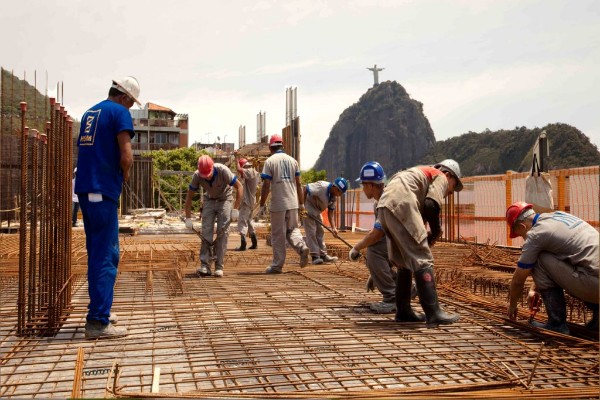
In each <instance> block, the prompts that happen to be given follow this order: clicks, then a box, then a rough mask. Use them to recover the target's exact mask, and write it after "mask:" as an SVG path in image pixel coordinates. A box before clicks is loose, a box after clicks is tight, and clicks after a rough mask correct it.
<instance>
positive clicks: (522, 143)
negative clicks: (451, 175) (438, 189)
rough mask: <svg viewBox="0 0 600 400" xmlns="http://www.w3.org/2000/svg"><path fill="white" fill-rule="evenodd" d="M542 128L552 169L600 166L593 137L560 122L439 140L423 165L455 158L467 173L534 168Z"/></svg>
mask: <svg viewBox="0 0 600 400" xmlns="http://www.w3.org/2000/svg"><path fill="white" fill-rule="evenodd" d="M542 131H546V134H547V137H548V142H549V145H550V157H549V159H548V167H549V169H563V168H574V167H585V166H590V165H600V152H598V148H597V147H596V146H595V145H594V144H592V143H591V142H590V139H589V138H588V137H587V136H586V135H584V134H583V133H582V132H581V131H580V130H578V129H577V128H575V127H572V126H570V125H567V124H560V123H556V124H549V125H546V126H545V127H543V128H535V129H527V128H525V127H521V128H515V129H514V130H499V131H496V132H492V131H489V130H486V131H484V132H481V133H476V132H469V133H465V134H463V135H460V136H457V137H453V138H450V139H447V140H442V141H438V142H437V143H436V144H435V146H434V149H433V151H432V152H430V153H429V154H428V155H427V156H425V157H423V158H422V159H421V160H420V164H433V163H435V162H436V161H440V160H443V159H446V158H453V159H455V160H456V161H458V162H459V163H460V167H461V170H462V173H463V175H465V176H474V175H492V174H502V173H505V172H506V171H508V170H513V171H521V172H522V171H527V170H529V169H530V168H531V157H532V152H531V150H532V148H533V146H534V144H535V141H536V139H537V137H538V136H539V134H540V133H541V132H542Z"/></svg>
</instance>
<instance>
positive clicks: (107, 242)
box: [75, 76, 140, 339]
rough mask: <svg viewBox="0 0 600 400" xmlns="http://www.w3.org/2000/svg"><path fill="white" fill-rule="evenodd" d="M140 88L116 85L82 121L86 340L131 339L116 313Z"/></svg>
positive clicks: (79, 183)
mask: <svg viewBox="0 0 600 400" xmlns="http://www.w3.org/2000/svg"><path fill="white" fill-rule="evenodd" d="M139 95H140V86H139V84H138V81H137V80H136V79H135V78H134V77H131V76H127V77H124V78H121V79H115V80H113V81H112V85H111V87H110V89H109V91H108V98H107V99H106V100H104V101H102V102H100V103H98V104H96V105H95V106H93V107H91V108H90V109H89V110H87V111H86V112H85V113H84V114H83V117H82V118H81V128H80V131H79V138H78V141H77V146H78V147H79V157H78V159H77V179H76V181H75V193H76V194H77V198H78V200H79V205H80V207H81V213H82V214H83V226H84V229H85V236H86V240H85V243H86V248H87V256H88V293H89V296H90V303H89V305H88V314H87V318H86V320H87V322H86V324H85V337H86V338H90V339H93V338H98V339H100V338H105V337H118V336H125V335H127V329H126V328H124V327H117V326H115V324H116V323H117V317H116V314H113V313H111V308H112V303H113V295H114V287H115V281H116V277H117V268H118V266H119V220H118V213H117V209H118V207H119V197H120V196H121V191H122V189H123V181H127V180H128V179H129V171H130V169H131V165H132V164H133V153H132V151H131V139H132V138H133V137H134V136H135V132H134V130H133V122H132V120H131V115H130V114H129V109H130V108H131V107H132V106H133V104H134V103H137V104H140V102H139V101H138V97H139Z"/></svg>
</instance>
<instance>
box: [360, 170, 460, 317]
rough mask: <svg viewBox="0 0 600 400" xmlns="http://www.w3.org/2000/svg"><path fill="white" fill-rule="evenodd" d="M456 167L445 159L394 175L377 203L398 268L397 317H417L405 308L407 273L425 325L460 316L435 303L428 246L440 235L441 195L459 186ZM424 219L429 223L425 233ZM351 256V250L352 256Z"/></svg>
mask: <svg viewBox="0 0 600 400" xmlns="http://www.w3.org/2000/svg"><path fill="white" fill-rule="evenodd" d="M460 179H461V173H460V167H459V165H458V163H457V162H456V161H454V160H450V159H448V160H444V161H442V162H440V163H438V164H435V165H434V166H433V167H430V166H418V167H413V168H410V169H407V170H405V171H400V172H398V173H396V174H395V175H394V176H393V177H392V179H391V180H390V181H389V183H388V184H387V186H386V187H385V189H384V190H383V194H382V195H381V198H380V199H379V202H378V203H377V218H378V219H379V222H380V223H381V228H382V229H383V231H384V233H385V235H386V237H387V240H388V256H389V259H390V261H391V262H392V264H394V265H395V266H396V267H397V268H398V278H397V280H396V293H404V295H403V296H401V297H397V298H396V307H397V310H396V321H398V322H404V321H408V322H410V321H420V320H422V317H421V315H419V314H417V313H415V312H414V310H413V309H412V307H411V306H410V297H409V296H408V301H407V296H406V293H410V290H411V279H412V276H411V275H412V274H414V276H415V282H416V286H417V292H418V294H419V302H420V303H421V307H423V311H425V318H426V322H427V327H436V326H438V325H439V324H452V323H454V322H456V321H458V319H459V316H458V315H453V314H448V313H446V312H445V311H444V310H443V309H442V308H441V307H440V304H439V302H438V297H437V289H436V284H435V278H434V273H433V256H432V254H431V249H430V247H431V246H433V244H434V243H435V242H436V240H437V239H438V238H439V236H440V235H441V228H440V208H441V205H442V202H443V199H444V198H445V197H446V196H448V195H450V194H452V193H453V192H455V191H456V192H459V191H461V190H462V187H463V186H462V182H461V181H460ZM423 221H426V222H427V223H428V225H429V228H430V232H429V233H427V229H426V227H425V224H424V223H423ZM351 255H352V254H351Z"/></svg>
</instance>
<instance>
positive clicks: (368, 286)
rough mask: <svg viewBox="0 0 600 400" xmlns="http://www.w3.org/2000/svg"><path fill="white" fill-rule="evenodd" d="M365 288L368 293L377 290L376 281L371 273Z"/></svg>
mask: <svg viewBox="0 0 600 400" xmlns="http://www.w3.org/2000/svg"><path fill="white" fill-rule="evenodd" d="M365 289H367V293H369V292H374V291H375V282H373V277H372V276H371V275H369V279H367V283H366V284H365Z"/></svg>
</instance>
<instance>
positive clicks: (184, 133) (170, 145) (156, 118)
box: [129, 103, 189, 155]
mask: <svg viewBox="0 0 600 400" xmlns="http://www.w3.org/2000/svg"><path fill="white" fill-rule="evenodd" d="M129 112H130V113H131V118H132V119H133V128H134V129H135V132H136V135H135V137H134V138H133V140H132V141H131V147H132V149H133V154H134V155H139V154H142V153H144V152H147V151H152V150H161V149H162V150H172V149H177V148H180V147H187V146H188V134H189V132H188V115H187V114H177V113H176V112H175V111H173V110H171V109H170V108H168V107H163V106H160V105H158V104H154V103H146V105H145V106H144V108H142V109H131V110H129Z"/></svg>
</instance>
